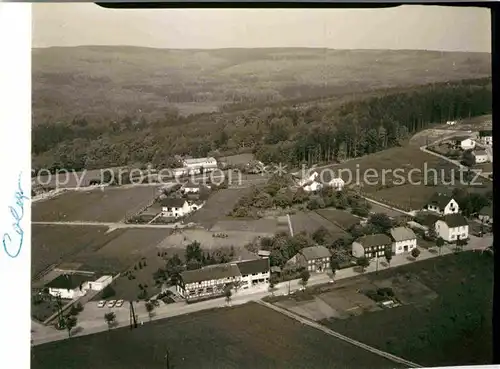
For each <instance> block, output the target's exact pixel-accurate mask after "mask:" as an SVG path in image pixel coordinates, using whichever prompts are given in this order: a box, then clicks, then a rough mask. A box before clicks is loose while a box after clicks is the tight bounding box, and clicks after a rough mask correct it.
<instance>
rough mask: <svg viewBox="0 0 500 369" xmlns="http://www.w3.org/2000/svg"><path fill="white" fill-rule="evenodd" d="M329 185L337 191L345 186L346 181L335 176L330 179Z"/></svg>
mask: <svg viewBox="0 0 500 369" xmlns="http://www.w3.org/2000/svg"><path fill="white" fill-rule="evenodd" d="M327 185H328V186H329V187H333V188H334V189H336V190H337V191H342V189H343V188H344V186H345V182H344V180H343V179H342V178H340V177H337V178H333V179H332V180H330V181H329V182H328V183H327Z"/></svg>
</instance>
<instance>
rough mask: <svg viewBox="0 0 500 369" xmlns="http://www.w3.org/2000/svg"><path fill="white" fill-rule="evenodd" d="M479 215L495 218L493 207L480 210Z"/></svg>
mask: <svg viewBox="0 0 500 369" xmlns="http://www.w3.org/2000/svg"><path fill="white" fill-rule="evenodd" d="M479 215H487V216H489V217H492V216H493V208H492V207H491V206H485V207H483V208H482V209H481V210H479Z"/></svg>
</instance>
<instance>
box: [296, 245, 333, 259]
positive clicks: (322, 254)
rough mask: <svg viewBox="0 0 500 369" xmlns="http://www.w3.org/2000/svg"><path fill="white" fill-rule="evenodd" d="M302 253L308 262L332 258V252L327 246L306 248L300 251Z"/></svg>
mask: <svg viewBox="0 0 500 369" xmlns="http://www.w3.org/2000/svg"><path fill="white" fill-rule="evenodd" d="M300 253H301V254H302V255H304V257H305V258H306V260H314V259H322V258H329V257H331V256H332V253H331V252H330V250H328V249H327V248H326V247H325V246H311V247H305V248H303V249H302V250H300Z"/></svg>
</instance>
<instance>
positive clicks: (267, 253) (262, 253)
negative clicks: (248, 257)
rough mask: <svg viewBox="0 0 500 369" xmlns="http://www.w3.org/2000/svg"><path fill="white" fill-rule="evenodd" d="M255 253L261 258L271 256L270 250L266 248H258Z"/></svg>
mask: <svg viewBox="0 0 500 369" xmlns="http://www.w3.org/2000/svg"><path fill="white" fill-rule="evenodd" d="M257 255H258V256H259V257H261V258H268V257H270V256H271V251H267V250H259V251H258V252H257Z"/></svg>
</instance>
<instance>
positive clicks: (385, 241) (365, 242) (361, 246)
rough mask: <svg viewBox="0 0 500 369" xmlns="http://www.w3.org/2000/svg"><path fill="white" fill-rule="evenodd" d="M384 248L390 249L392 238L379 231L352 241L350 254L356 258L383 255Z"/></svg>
mask: <svg viewBox="0 0 500 369" xmlns="http://www.w3.org/2000/svg"><path fill="white" fill-rule="evenodd" d="M385 250H392V240H391V238H390V237H389V236H387V235H385V234H381V233H379V234H369V235H366V236H363V237H360V238H358V239H357V240H356V241H354V242H353V243H352V255H353V256H354V257H356V258H360V257H363V256H364V257H367V258H373V257H380V256H384V254H385Z"/></svg>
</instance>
